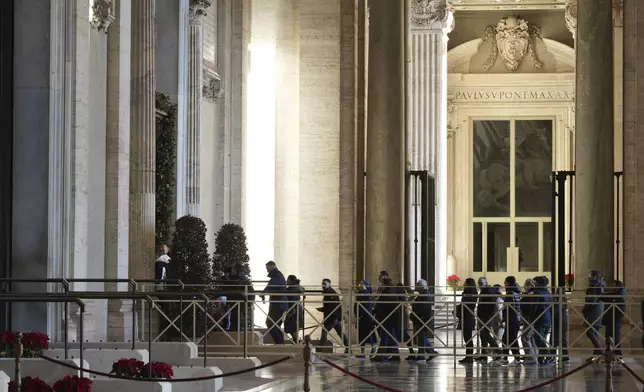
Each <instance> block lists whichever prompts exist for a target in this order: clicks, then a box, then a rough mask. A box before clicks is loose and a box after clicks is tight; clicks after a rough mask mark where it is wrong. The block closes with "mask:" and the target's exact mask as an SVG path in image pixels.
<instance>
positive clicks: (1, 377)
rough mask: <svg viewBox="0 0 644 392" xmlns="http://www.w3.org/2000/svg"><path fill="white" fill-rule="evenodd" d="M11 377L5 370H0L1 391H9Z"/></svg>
mask: <svg viewBox="0 0 644 392" xmlns="http://www.w3.org/2000/svg"><path fill="white" fill-rule="evenodd" d="M9 381H11V378H10V377H9V376H8V375H7V373H5V372H0V392H9Z"/></svg>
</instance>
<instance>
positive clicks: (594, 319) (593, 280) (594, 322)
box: [582, 270, 606, 355]
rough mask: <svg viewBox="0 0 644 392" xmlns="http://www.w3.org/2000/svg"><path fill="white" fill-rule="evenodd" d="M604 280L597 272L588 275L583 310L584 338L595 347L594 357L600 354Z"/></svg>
mask: <svg viewBox="0 0 644 392" xmlns="http://www.w3.org/2000/svg"><path fill="white" fill-rule="evenodd" d="M604 287H606V284H605V283H604V279H602V276H601V273H600V272H599V271H598V270H592V271H590V273H589V274H588V288H587V289H586V300H585V304H584V309H583V311H582V313H583V315H584V328H585V329H586V336H588V339H590V342H591V343H592V344H593V347H595V350H594V351H593V353H594V354H595V355H601V354H602V344H601V342H600V341H599V329H600V328H601V324H602V315H603V314H604V302H603V301H602V296H603V295H604Z"/></svg>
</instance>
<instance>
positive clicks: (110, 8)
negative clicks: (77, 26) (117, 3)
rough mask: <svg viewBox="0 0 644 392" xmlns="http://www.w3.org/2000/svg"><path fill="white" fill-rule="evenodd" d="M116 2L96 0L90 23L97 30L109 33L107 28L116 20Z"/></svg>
mask: <svg viewBox="0 0 644 392" xmlns="http://www.w3.org/2000/svg"><path fill="white" fill-rule="evenodd" d="M114 20H115V16H114V3H113V2H112V0H94V4H93V5H92V20H91V21H90V25H91V26H92V27H93V28H95V29H96V30H97V31H100V32H103V33H107V28H108V27H110V24H111V23H112V22H114Z"/></svg>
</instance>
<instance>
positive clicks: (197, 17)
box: [190, 0, 213, 25]
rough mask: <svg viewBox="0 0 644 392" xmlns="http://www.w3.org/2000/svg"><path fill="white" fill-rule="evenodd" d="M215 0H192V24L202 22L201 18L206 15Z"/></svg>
mask: <svg viewBox="0 0 644 392" xmlns="http://www.w3.org/2000/svg"><path fill="white" fill-rule="evenodd" d="M212 2H213V0H190V24H191V25H195V24H199V23H201V18H202V17H203V16H206V15H207V14H208V13H207V12H206V11H207V10H208V8H210V6H211V5H212Z"/></svg>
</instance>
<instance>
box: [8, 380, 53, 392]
mask: <svg viewBox="0 0 644 392" xmlns="http://www.w3.org/2000/svg"><path fill="white" fill-rule="evenodd" d="M9 392H53V389H51V387H50V386H49V385H47V383H46V382H45V381H43V380H41V379H40V378H38V377H23V378H22V380H21V381H20V391H16V383H15V382H13V381H10V382H9Z"/></svg>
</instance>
